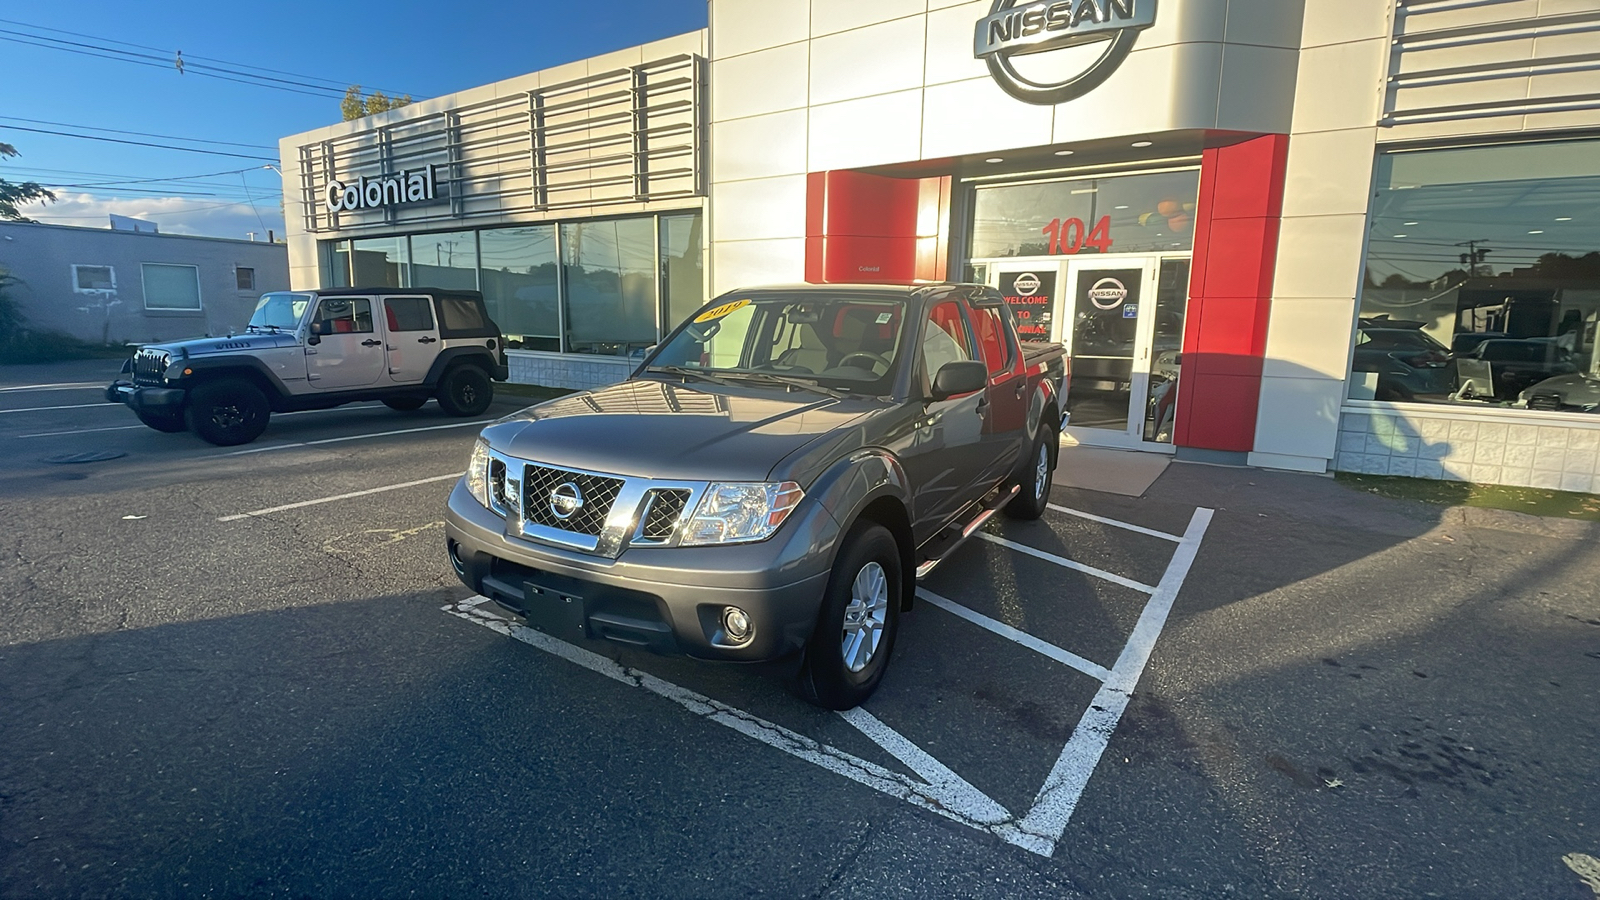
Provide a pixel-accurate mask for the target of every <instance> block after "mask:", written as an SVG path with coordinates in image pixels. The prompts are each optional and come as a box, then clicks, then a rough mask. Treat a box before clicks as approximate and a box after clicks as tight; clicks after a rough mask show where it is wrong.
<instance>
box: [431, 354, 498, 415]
mask: <svg viewBox="0 0 1600 900" xmlns="http://www.w3.org/2000/svg"><path fill="white" fill-rule="evenodd" d="M493 401H494V385H493V384H491V383H490V381H489V376H488V375H486V374H485V373H484V371H483V370H482V369H480V368H478V367H477V366H474V365H459V366H456V367H455V368H454V369H451V370H450V371H448V372H446V373H444V378H443V379H441V380H440V381H439V406H440V407H442V408H443V409H444V411H445V412H447V413H449V414H450V415H452V416H476V415H480V414H482V413H483V411H484V410H486V409H488V408H489V404H490V403H491V402H493Z"/></svg>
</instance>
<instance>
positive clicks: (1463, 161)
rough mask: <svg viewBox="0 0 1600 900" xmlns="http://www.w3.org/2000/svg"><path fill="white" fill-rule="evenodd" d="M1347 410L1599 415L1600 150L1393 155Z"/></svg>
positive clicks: (1387, 159)
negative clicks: (1422, 407)
mask: <svg viewBox="0 0 1600 900" xmlns="http://www.w3.org/2000/svg"><path fill="white" fill-rule="evenodd" d="M1370 228H1371V235H1370V238H1369V240H1368V249H1367V258H1366V272H1365V278H1364V282H1363V286H1362V291H1361V310H1360V315H1359V317H1358V321H1357V324H1356V329H1355V352H1354V354H1353V358H1352V364H1351V369H1352V371H1351V376H1350V388H1349V396H1350V398H1351V399H1353V400H1384V401H1403V402H1424V403H1445V404H1451V405H1454V406H1456V407H1458V408H1498V409H1507V408H1511V409H1522V408H1529V409H1542V410H1566V411H1573V412H1589V413H1594V412H1600V359H1597V354H1596V352H1595V331H1596V322H1597V319H1600V141H1557V142H1545V143H1521V144H1507V145H1495V146H1481V147H1458V148H1449V149H1439V150H1418V151H1407V152H1389V153H1383V154H1381V155H1380V156H1379V157H1378V163H1377V184H1376V190H1375V193H1374V199H1373V206H1372V215H1371V220H1370Z"/></svg>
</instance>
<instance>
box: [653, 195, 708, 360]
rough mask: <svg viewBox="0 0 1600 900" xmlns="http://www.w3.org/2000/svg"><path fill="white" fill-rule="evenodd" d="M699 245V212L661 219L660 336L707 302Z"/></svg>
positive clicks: (703, 267) (703, 265)
mask: <svg viewBox="0 0 1600 900" xmlns="http://www.w3.org/2000/svg"><path fill="white" fill-rule="evenodd" d="M700 245H701V216H700V214H699V213H697V212H695V213H688V214H685V215H678V216H662V217H661V293H662V298H661V300H662V304H661V305H662V310H663V312H664V315H663V317H662V320H661V330H662V332H663V333H665V332H669V331H671V330H672V329H674V328H677V327H678V325H679V324H681V323H682V322H683V321H684V320H685V319H687V318H689V316H690V314H692V313H693V312H694V311H695V310H697V309H699V308H700V307H702V306H704V305H705V303H706V300H707V297H706V276H705V262H704V260H703V254H702V253H701V247H700Z"/></svg>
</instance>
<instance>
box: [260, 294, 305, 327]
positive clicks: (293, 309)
mask: <svg viewBox="0 0 1600 900" xmlns="http://www.w3.org/2000/svg"><path fill="white" fill-rule="evenodd" d="M310 303H311V295H310V294H290V293H283V292H279V293H272V294H262V295H261V301H260V302H259V303H257V304H256V311H255V313H254V314H253V315H251V316H250V324H249V325H246V326H245V328H247V329H249V330H251V331H293V330H295V328H296V327H298V326H299V324H300V317H301V316H302V315H304V314H305V311H306V306H307V305H308V304H310Z"/></svg>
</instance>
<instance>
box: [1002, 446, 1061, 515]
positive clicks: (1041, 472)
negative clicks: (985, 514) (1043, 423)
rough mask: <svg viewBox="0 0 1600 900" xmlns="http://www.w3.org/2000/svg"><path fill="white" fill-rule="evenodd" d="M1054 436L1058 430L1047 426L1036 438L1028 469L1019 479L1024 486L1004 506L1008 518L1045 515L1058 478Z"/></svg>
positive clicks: (1019, 482) (1029, 455)
mask: <svg viewBox="0 0 1600 900" xmlns="http://www.w3.org/2000/svg"><path fill="white" fill-rule="evenodd" d="M1054 438H1055V432H1054V431H1052V430H1050V429H1045V431H1044V434H1042V435H1040V437H1039V440H1037V441H1034V443H1033V449H1032V450H1031V451H1030V452H1029V454H1028V469H1027V473H1026V474H1024V475H1023V476H1022V478H1020V479H1018V484H1020V485H1021V487H1022V490H1020V491H1018V492H1017V495H1016V496H1015V497H1012V498H1011V502H1010V503H1007V504H1006V505H1005V508H1004V509H1003V510H1001V512H1004V513H1005V514H1006V516H1007V517H1008V518H1012V519H1037V518H1039V517H1040V516H1042V515H1044V510H1045V507H1046V506H1047V505H1048V504H1049V503H1050V485H1051V483H1052V482H1054V481H1055V469H1056V467H1055V459H1054V458H1053V457H1052V455H1051V453H1050V441H1051V440H1053V439H1054Z"/></svg>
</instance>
